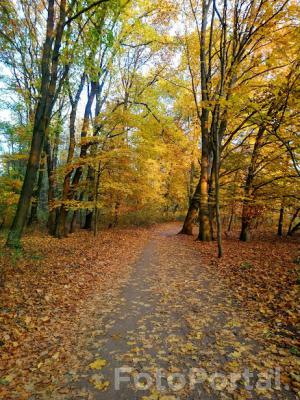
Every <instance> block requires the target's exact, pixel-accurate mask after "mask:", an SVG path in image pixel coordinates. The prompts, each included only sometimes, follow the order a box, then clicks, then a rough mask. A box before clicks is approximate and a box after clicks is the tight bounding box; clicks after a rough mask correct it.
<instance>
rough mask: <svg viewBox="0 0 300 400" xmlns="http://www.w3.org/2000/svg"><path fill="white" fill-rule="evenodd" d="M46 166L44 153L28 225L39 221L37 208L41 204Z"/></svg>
mask: <svg viewBox="0 0 300 400" xmlns="http://www.w3.org/2000/svg"><path fill="white" fill-rule="evenodd" d="M44 168H45V157H44V155H42V157H41V162H40V170H39V177H38V181H37V186H36V189H35V190H34V192H33V200H32V202H31V211H30V217H29V220H28V226H30V225H33V224H34V223H36V222H38V216H37V210H38V206H39V199H40V194H41V190H42V185H43V178H44Z"/></svg>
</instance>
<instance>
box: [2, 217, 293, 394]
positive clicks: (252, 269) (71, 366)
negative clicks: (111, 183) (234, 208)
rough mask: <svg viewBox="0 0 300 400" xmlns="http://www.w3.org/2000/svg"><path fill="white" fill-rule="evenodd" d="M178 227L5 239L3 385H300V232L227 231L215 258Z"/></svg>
mask: <svg viewBox="0 0 300 400" xmlns="http://www.w3.org/2000/svg"><path fill="white" fill-rule="evenodd" d="M178 230H179V225H178V224H162V225H157V226H154V227H152V228H149V229H143V228H132V229H114V230H106V231H103V232H100V233H99V235H98V236H97V237H96V238H94V237H92V235H90V234H88V233H87V232H79V233H76V234H74V235H71V236H70V237H69V238H66V239H63V240H57V239H53V238H51V237H49V236H47V235H44V236H42V237H41V235H40V233H36V234H31V235H28V236H27V237H26V238H25V239H24V250H23V251H22V252H19V253H18V252H12V253H9V252H7V251H5V250H3V251H2V254H1V264H2V271H3V274H4V277H3V280H4V287H3V288H2V289H0V291H1V295H0V324H1V331H0V346H1V347H0V398H3V399H5V400H10V399H24V400H25V399H30V400H40V399H41V400H44V399H45V400H46V399H54V400H71V399H72V400H73V399H74V400H75V399H101V400H102V399H103V400H106V399H108V400H109V399H111V400H114V399H128V400H134V399H144V400H146V399H149V400H175V399H189V400H192V399H203V400H205V399H241V400H242V399H243V400H244V399H264V398H266V399H268V398H270V399H272V398H274V399H297V398H299V396H300V374H299V370H300V342H299V314H300V313H299V311H300V310H299V287H300V286H299V283H300V276H299V275H300V270H299V268H300V267H299V263H298V261H299V241H298V240H297V239H295V240H286V239H282V240H279V239H275V238H272V237H271V236H268V235H266V234H264V235H261V236H260V237H259V236H258V237H257V238H256V239H255V240H253V241H252V242H251V243H239V242H238V241H237V240H236V239H234V238H233V236H232V237H227V238H226V240H225V241H224V257H223V258H222V259H221V260H218V259H217V258H216V244H215V243H200V242H195V240H194V239H195V238H193V237H186V236H183V235H176V233H177V232H178ZM119 378H120V379H119ZM118 385H119V390H117V389H118Z"/></svg>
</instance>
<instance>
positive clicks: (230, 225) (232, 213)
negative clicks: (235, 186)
mask: <svg viewBox="0 0 300 400" xmlns="http://www.w3.org/2000/svg"><path fill="white" fill-rule="evenodd" d="M234 207H235V205H234V203H232V206H231V213H230V218H229V223H228V227H227V232H230V231H231V227H232V223H233V218H234Z"/></svg>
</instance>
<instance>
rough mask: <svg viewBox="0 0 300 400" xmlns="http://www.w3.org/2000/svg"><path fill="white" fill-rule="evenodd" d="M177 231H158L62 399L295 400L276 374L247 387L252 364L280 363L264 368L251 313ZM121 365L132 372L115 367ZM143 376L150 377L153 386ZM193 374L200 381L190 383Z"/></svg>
mask: <svg viewBox="0 0 300 400" xmlns="http://www.w3.org/2000/svg"><path fill="white" fill-rule="evenodd" d="M176 232H177V230H176V229H175V228H174V229H172V230H169V231H167V232H161V231H159V230H156V231H155V232H154V235H153V238H152V239H151V240H150V241H149V242H148V244H147V245H146V247H145V248H144V251H143V253H142V255H141V256H140V258H139V260H138V261H137V263H136V264H135V266H134V268H133V271H132V274H131V275H130V277H129V279H128V280H127V282H126V283H125V285H124V287H123V289H122V291H121V297H119V298H118V299H116V298H113V296H112V298H111V299H110V300H109V302H110V307H111V308H110V310H113V311H112V312H111V311H110V312H108V313H106V315H105V316H104V317H103V318H102V319H101V318H100V319H99V327H95V331H94V332H93V333H91V340H90V348H89V352H90V355H91V363H90V364H89V365H88V366H87V368H86V370H85V371H84V372H82V373H81V374H79V376H78V379H77V382H76V383H75V384H74V387H73V390H72V392H73V395H72V396H71V397H65V398H68V399H86V398H88V399H101V400H114V399H126V400H134V399H145V400H146V399H149V400H150V399H152V400H159V399H161V400H172V399H189V400H193V399H203V400H205V399H219V398H220V399H248V398H249V399H250V398H251V399H256V398H259V399H264V398H274V399H277V398H278V399H281V398H285V399H286V398H296V397H294V396H293V394H291V393H290V392H287V391H285V390H281V389H282V388H281V389H280V390H278V388H277V389H276V388H275V389H274V384H275V380H274V379H273V378H275V377H276V374H274V376H273V375H272V374H271V377H272V379H273V380H272V387H270V388H268V387H265V386H266V385H260V386H257V387H254V388H248V389H247V388H246V387H245V386H246V385H247V382H245V379H246V380H247V378H244V379H243V378H241V376H240V374H242V373H246V374H247V369H249V370H250V371H253V370H256V371H259V372H265V371H266V370H267V369H266V368H267V366H268V367H269V368H275V366H274V365H272V363H270V362H269V363H268V364H267V365H266V363H265V361H266V359H267V358H266V356H265V355H266V354H267V353H266V352H264V349H263V348H262V347H261V345H260V344H259V343H258V342H257V341H256V340H255V339H253V338H251V336H249V335H248V332H249V329H251V327H250V328H249V327H248V326H247V324H248V322H247V315H243V312H242V310H240V309H239V308H238V306H237V304H236V303H235V301H234V300H233V299H232V298H231V296H230V293H229V292H228V290H227V288H226V287H224V284H222V282H220V281H218V280H217V279H215V277H214V271H213V269H212V268H211V267H210V268H209V267H206V266H205V265H202V264H201V260H200V259H199V254H198V253H197V251H193V250H192V249H191V248H190V247H189V246H187V245H185V244H186V242H185V239H184V238H183V237H182V236H181V235H176ZM248 328H249V329H248ZM124 367H126V368H128V370H126V371H123V372H122V371H120V370H119V372H118V368H124ZM193 368H198V369H199V370H198V371H196V370H193ZM159 370H161V373H160V372H159ZM178 373H179V374H181V375H178ZM138 374H147V375H146V376H145V375H144V379H146V381H145V383H146V385H148V384H149V388H148V389H147V387H143V382H144V379H143V376H142V375H138ZM157 374H161V376H162V378H157ZM218 374H220V375H218ZM235 374H237V375H235ZM118 375H120V376H122V378H123V379H128V381H125V380H121V381H120V384H119V386H120V387H119V390H118V379H117V376H118ZM218 376H219V378H218ZM194 378H196V379H198V380H200V381H202V382H201V383H197V384H196V385H195V386H194V387H192V386H191V382H192V380H193V379H194ZM150 380H152V383H153V384H152V385H151V384H150V383H151V382H150ZM129 381H130V382H129ZM184 381H185V382H184ZM255 382H256V380H255ZM250 383H251V384H252V383H253V380H252V381H251V382H250ZM236 384H237V387H236ZM157 385H158V386H159V387H157ZM267 386H268V384H267ZM265 396H266V397H265Z"/></svg>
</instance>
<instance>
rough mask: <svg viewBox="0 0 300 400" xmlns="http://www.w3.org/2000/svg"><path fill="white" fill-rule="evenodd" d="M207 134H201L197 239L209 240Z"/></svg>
mask: <svg viewBox="0 0 300 400" xmlns="http://www.w3.org/2000/svg"><path fill="white" fill-rule="evenodd" d="M208 146H209V145H208V136H206V135H205V134H204V133H203V134H202V159H201V176H200V207H199V236H198V240H201V241H205V242H209V241H210V240H211V237H210V223H209V203H208V200H209V198H208V180H209V151H208Z"/></svg>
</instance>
